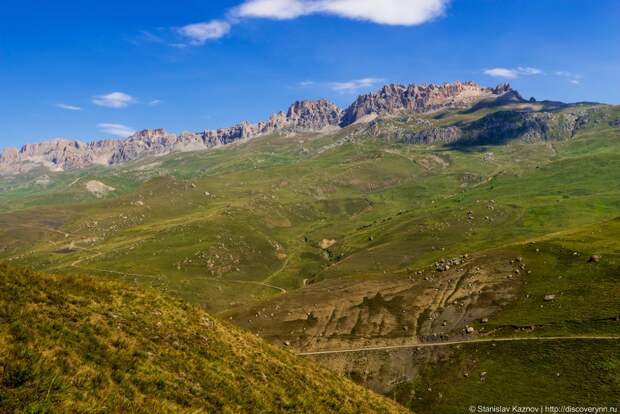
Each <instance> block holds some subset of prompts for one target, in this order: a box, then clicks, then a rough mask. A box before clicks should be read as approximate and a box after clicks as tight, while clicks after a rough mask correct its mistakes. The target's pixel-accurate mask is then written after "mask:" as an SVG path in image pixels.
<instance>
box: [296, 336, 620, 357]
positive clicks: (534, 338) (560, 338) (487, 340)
mask: <svg viewBox="0 0 620 414" xmlns="http://www.w3.org/2000/svg"><path fill="white" fill-rule="evenodd" d="M588 339H592V340H605V341H620V336H596V335H575V336H530V337H520V338H519V337H515V338H479V339H468V340H462V341H448V342H423V343H417V344H405V345H389V346H370V347H361V348H350V349H335V350H326V351H313V352H298V353H297V355H301V356H308V355H330V354H344V353H351V352H365V351H388V350H392V349H407V348H433V347H438V346H450V345H467V344H481V343H492V342H517V341H578V340H588Z"/></svg>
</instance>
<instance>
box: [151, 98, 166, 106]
mask: <svg viewBox="0 0 620 414" xmlns="http://www.w3.org/2000/svg"><path fill="white" fill-rule="evenodd" d="M162 102H163V101H162V100H161V99H153V100H152V101H150V102H149V106H157V105H159V104H160V103H162Z"/></svg>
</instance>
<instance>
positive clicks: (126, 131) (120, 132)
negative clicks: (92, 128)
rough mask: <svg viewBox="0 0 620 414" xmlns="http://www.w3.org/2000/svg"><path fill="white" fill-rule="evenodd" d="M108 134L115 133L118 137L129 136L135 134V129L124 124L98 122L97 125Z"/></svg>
mask: <svg viewBox="0 0 620 414" xmlns="http://www.w3.org/2000/svg"><path fill="white" fill-rule="evenodd" d="M97 126H98V127H99V128H100V129H101V130H102V131H103V132H105V133H106V134H110V135H114V136H117V137H122V138H127V137H128V136H130V135H133V134H134V133H135V131H134V130H133V129H131V128H130V127H128V126H126V125H122V124H106V123H104V124H98V125H97Z"/></svg>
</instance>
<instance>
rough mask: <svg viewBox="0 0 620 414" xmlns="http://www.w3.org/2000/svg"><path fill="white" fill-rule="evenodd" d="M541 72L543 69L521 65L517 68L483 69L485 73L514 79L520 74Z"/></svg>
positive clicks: (528, 74)
mask: <svg viewBox="0 0 620 414" xmlns="http://www.w3.org/2000/svg"><path fill="white" fill-rule="evenodd" d="M542 73H543V71H542V70H541V69H538V68H532V67H523V66H519V67H517V68H492V69H485V70H484V74H485V75H488V76H493V77H495V78H506V79H516V78H519V77H521V76H534V75H541V74H542Z"/></svg>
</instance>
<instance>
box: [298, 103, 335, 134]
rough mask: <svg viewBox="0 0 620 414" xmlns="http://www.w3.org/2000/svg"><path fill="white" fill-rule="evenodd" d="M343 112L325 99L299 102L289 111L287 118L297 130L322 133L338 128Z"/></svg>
mask: <svg viewBox="0 0 620 414" xmlns="http://www.w3.org/2000/svg"><path fill="white" fill-rule="evenodd" d="M341 116H342V110H341V109H340V108H339V107H338V106H337V105H336V104H334V103H332V102H329V101H327V100H325V99H320V100H316V101H310V100H307V101H297V102H295V103H294V104H293V105H291V107H290V108H289V109H288V112H287V114H286V118H287V120H288V122H289V123H290V124H291V126H292V128H293V129H295V130H313V131H320V130H322V129H325V128H326V127H329V126H338V124H339V123H340V118H341Z"/></svg>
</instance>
